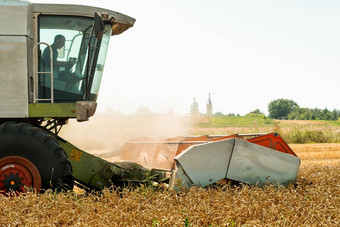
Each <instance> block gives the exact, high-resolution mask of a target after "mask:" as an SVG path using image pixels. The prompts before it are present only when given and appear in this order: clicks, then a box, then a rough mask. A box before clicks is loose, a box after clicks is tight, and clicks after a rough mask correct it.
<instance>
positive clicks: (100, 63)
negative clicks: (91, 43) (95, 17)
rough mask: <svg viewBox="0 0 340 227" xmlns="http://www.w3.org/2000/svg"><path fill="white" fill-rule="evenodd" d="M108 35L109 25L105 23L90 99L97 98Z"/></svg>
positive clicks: (107, 45)
mask: <svg viewBox="0 0 340 227" xmlns="http://www.w3.org/2000/svg"><path fill="white" fill-rule="evenodd" d="M110 35H111V26H110V25H106V26H105V33H104V34H103V36H102V41H101V45H100V50H99V54H98V60H97V64H96V67H95V72H94V78H93V82H92V86H91V96H93V97H91V99H93V101H95V100H96V99H97V95H98V92H99V87H100V82H101V79H102V75H103V70H104V64H105V59H106V54H107V49H108V47H109V41H110Z"/></svg>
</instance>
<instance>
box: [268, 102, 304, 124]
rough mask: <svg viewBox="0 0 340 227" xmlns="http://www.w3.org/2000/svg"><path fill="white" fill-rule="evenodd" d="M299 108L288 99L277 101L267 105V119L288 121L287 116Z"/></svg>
mask: <svg viewBox="0 0 340 227" xmlns="http://www.w3.org/2000/svg"><path fill="white" fill-rule="evenodd" d="M297 108H299V106H298V104H296V102H294V101H293V100H290V99H277V100H274V101H271V102H270V103H269V104H268V112H269V117H270V118H274V119H288V115H289V114H290V113H291V112H292V111H294V110H295V109H297Z"/></svg>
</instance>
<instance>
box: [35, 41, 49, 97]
mask: <svg viewBox="0 0 340 227" xmlns="http://www.w3.org/2000/svg"><path fill="white" fill-rule="evenodd" d="M40 44H43V45H46V46H47V47H48V48H49V49H50V71H49V72H40V71H39V62H37V61H38V56H36V55H37V51H36V49H37V47H38V46H39V45H40ZM39 74H50V78H51V98H49V99H39V88H38V83H39ZM33 84H34V85H33V103H38V102H39V101H50V102H51V103H53V101H54V94H53V50H52V47H51V46H50V45H49V44H47V43H45V42H38V43H37V44H35V45H34V46H33Z"/></svg>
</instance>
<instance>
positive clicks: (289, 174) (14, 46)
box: [0, 0, 300, 193]
mask: <svg viewBox="0 0 340 227" xmlns="http://www.w3.org/2000/svg"><path fill="white" fill-rule="evenodd" d="M134 22H135V19H133V18H131V17H129V16H126V15H124V14H121V13H117V12H114V11H112V10H108V9H102V8H96V7H90V6H82V5H61V4H32V3H30V2H27V1H18V0H16V1H15V0H11V1H9V0H7V1H5V0H0V193H8V192H11V191H15V192H25V191H26V190H27V188H34V189H36V190H37V191H41V190H45V189H49V188H52V189H61V188H69V189H72V188H73V186H74V183H76V184H77V185H78V186H79V187H83V188H85V189H97V190H100V189H103V188H105V187H110V186H112V185H116V186H121V185H123V186H124V185H129V184H139V183H151V184H152V183H154V182H164V183H168V184H169V187H173V188H179V187H180V186H185V187H191V186H193V185H196V186H202V187H204V186H207V185H210V184H213V183H215V182H217V181H219V180H221V179H230V180H235V181H238V182H243V183H248V184H258V185H264V184H267V183H270V184H287V183H288V182H290V181H294V180H295V179H296V177H297V172H298V167H299V165H300V160H299V158H298V157H297V156H296V154H295V153H294V152H293V151H292V150H291V149H290V148H289V146H288V145H287V144H286V143H285V142H284V141H283V140H282V138H281V137H280V136H279V135H277V134H275V133H273V134H266V135H232V136H217V137H216V136H200V137H176V138H167V139H164V138H163V139H142V140H138V139H137V140H132V141H128V142H127V143H126V145H125V146H124V148H123V150H122V155H121V159H120V160H118V161H115V162H111V161H108V160H104V159H102V158H99V157H97V156H94V155H92V154H90V153H87V152H85V151H83V150H81V149H79V148H78V147H76V146H74V145H72V144H71V143H69V142H68V141H66V140H64V139H63V138H61V137H59V136H58V133H59V131H60V129H61V127H62V126H63V125H64V124H66V123H67V120H68V119H70V118H76V119H77V120H78V121H86V120H88V119H89V117H91V116H92V115H93V114H94V112H95V110H96V105H97V103H96V100H97V96H98V91H99V87H100V82H101V78H102V74H103V68H104V63H105V57H106V54H107V50H108V45H109V41H110V37H111V36H113V35H119V34H121V33H123V32H124V31H126V30H127V29H129V28H130V27H132V26H133V25H134Z"/></svg>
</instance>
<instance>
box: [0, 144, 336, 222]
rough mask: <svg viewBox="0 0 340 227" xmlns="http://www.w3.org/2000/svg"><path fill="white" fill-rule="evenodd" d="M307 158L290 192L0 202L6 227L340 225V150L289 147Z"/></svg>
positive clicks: (145, 193) (235, 190)
mask: <svg viewBox="0 0 340 227" xmlns="http://www.w3.org/2000/svg"><path fill="white" fill-rule="evenodd" d="M290 146H291V147H292V149H293V150H294V151H295V152H296V153H297V155H298V156H299V157H300V158H301V160H302V163H301V167H300V170H299V176H298V180H297V182H296V183H295V184H292V185H289V186H288V187H287V188H285V187H279V188H277V187H273V186H266V187H264V188H258V187H255V186H248V185H239V186H231V185H228V184H227V185H223V186H218V187H215V188H208V189H202V188H191V189H190V191H188V192H184V191H182V192H175V191H172V190H167V189H166V188H164V187H162V186H161V188H159V189H157V190H155V189H152V188H150V187H140V188H137V189H132V190H128V189H124V190H117V189H111V190H105V191H103V192H102V193H101V194H85V193H80V192H67V193H59V194H57V193H54V192H51V191H48V192H47V193H45V194H39V195H37V194H34V193H28V194H27V195H20V196H16V197H4V196H1V198H0V213H1V216H0V226H339V225H340V207H339V206H340V181H339V179H340V144H307V145H301V144H299V145H294V144H293V145H290Z"/></svg>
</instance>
